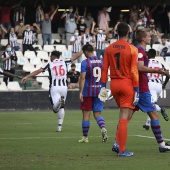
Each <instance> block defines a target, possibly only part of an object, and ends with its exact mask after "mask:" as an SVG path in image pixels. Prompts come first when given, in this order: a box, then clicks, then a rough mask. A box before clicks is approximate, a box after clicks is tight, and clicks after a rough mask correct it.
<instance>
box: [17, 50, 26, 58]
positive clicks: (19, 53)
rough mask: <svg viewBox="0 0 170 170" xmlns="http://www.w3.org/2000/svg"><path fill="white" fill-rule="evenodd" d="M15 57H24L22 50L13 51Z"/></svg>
mask: <svg viewBox="0 0 170 170" xmlns="http://www.w3.org/2000/svg"><path fill="white" fill-rule="evenodd" d="M15 52H16V55H17V57H24V56H23V53H22V51H15Z"/></svg>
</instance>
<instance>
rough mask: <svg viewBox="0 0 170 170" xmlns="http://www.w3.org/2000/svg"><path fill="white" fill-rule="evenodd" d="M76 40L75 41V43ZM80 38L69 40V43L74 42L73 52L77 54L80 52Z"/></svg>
mask: <svg viewBox="0 0 170 170" xmlns="http://www.w3.org/2000/svg"><path fill="white" fill-rule="evenodd" d="M76 39H77V40H76ZM75 40H76V41H75ZM81 40H82V39H81V36H72V37H71V38H70V41H75V43H74V44H73V45H72V46H73V52H74V53H78V52H80V51H81V48H82V47H81Z"/></svg>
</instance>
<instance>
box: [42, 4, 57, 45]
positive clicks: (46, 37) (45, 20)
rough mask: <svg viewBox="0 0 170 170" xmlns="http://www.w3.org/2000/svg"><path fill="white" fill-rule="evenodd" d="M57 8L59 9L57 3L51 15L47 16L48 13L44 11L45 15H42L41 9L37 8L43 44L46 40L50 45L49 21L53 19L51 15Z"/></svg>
mask: <svg viewBox="0 0 170 170" xmlns="http://www.w3.org/2000/svg"><path fill="white" fill-rule="evenodd" d="M58 9H59V6H58V5H57V8H56V9H55V11H54V12H53V13H52V14H51V16H49V14H48V13H45V15H43V14H42V12H41V10H39V12H40V15H41V24H42V39H43V45H46V43H47V42H48V45H51V41H52V34H51V21H52V20H53V17H54V15H55V14H56V13H57V11H58Z"/></svg>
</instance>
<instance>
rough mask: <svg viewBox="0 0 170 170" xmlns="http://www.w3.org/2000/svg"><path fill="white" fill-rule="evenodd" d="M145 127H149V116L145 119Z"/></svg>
mask: <svg viewBox="0 0 170 170" xmlns="http://www.w3.org/2000/svg"><path fill="white" fill-rule="evenodd" d="M145 125H146V126H150V125H151V118H150V117H149V116H148V117H147V120H146V123H145Z"/></svg>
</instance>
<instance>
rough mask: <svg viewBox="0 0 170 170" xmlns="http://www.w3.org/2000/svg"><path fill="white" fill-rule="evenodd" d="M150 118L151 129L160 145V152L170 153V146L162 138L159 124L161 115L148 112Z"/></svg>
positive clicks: (155, 112)
mask: <svg viewBox="0 0 170 170" xmlns="http://www.w3.org/2000/svg"><path fill="white" fill-rule="evenodd" d="M148 115H149V117H150V118H151V128H152V131H153V133H154V135H155V138H156V140H157V143H158V145H159V151H160V152H166V151H170V146H169V145H168V144H166V143H165V142H164V140H163V138H162V132H161V128H160V124H159V115H158V113H157V111H156V110H155V111H152V112H148Z"/></svg>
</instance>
